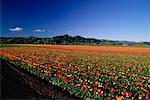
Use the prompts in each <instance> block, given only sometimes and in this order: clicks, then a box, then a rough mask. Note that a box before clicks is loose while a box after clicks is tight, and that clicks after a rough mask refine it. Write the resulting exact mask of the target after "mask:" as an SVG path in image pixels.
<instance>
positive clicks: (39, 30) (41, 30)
mask: <svg viewBox="0 0 150 100" xmlns="http://www.w3.org/2000/svg"><path fill="white" fill-rule="evenodd" d="M34 32H45V30H44V29H35V30H34Z"/></svg>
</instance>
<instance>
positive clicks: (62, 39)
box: [0, 34, 150, 46]
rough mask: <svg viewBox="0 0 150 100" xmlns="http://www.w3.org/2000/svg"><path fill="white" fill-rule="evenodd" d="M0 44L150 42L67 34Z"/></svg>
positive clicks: (3, 39) (13, 39)
mask: <svg viewBox="0 0 150 100" xmlns="http://www.w3.org/2000/svg"><path fill="white" fill-rule="evenodd" d="M0 43H1V44H65V45H67V44H68V45H69V44H70V45H123V46H126V45H133V46H138V45H139V46H141V45H146V46H149V45H150V42H132V41H113V40H105V39H95V38H84V37H81V36H78V35H77V36H70V35H68V34H65V35H61V36H55V37H52V38H37V37H32V36H31V37H1V40H0Z"/></svg>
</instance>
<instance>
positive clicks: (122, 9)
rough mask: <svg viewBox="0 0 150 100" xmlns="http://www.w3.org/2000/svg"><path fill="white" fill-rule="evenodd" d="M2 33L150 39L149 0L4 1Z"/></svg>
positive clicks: (2, 0) (6, 34)
mask: <svg viewBox="0 0 150 100" xmlns="http://www.w3.org/2000/svg"><path fill="white" fill-rule="evenodd" d="M1 5H2V6H1V27H0V31H1V36H7V37H8V36H13V37H14V36H22V37H23V36H25V37H28V36H36V37H52V36H56V35H63V34H66V33H67V34H70V35H72V36H75V35H80V36H84V37H91V38H97V39H111V40H130V41H150V6H149V5H150V0H1Z"/></svg>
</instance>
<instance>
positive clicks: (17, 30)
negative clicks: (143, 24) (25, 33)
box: [9, 27, 23, 32]
mask: <svg viewBox="0 0 150 100" xmlns="http://www.w3.org/2000/svg"><path fill="white" fill-rule="evenodd" d="M22 30H23V28H21V27H15V28H10V29H9V31H12V32H20V31H22Z"/></svg>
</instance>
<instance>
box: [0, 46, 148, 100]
mask: <svg viewBox="0 0 150 100" xmlns="http://www.w3.org/2000/svg"><path fill="white" fill-rule="evenodd" d="M91 48H92V46H91ZM0 49H1V51H0V57H1V58H3V59H7V60H9V61H10V62H11V63H13V64H15V65H17V66H18V67H21V68H23V69H25V70H27V71H28V72H30V73H32V74H34V75H36V76H38V77H41V78H43V79H45V80H47V81H49V82H50V83H52V84H53V85H57V86H59V87H61V88H62V89H65V90H67V91H69V92H70V94H74V95H76V96H78V97H81V98H99V99H104V98H110V99H113V98H117V99H123V98H124V99H149V95H150V93H149V91H148V90H149V89H150V86H149V83H150V80H149V75H150V73H149V68H150V55H140V54H138V55H133V54H123V53H113V52H94V51H79V50H78V51H76V50H63V49H55V48H51V47H42V46H40V47H38V46H36V47H8V48H0Z"/></svg>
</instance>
